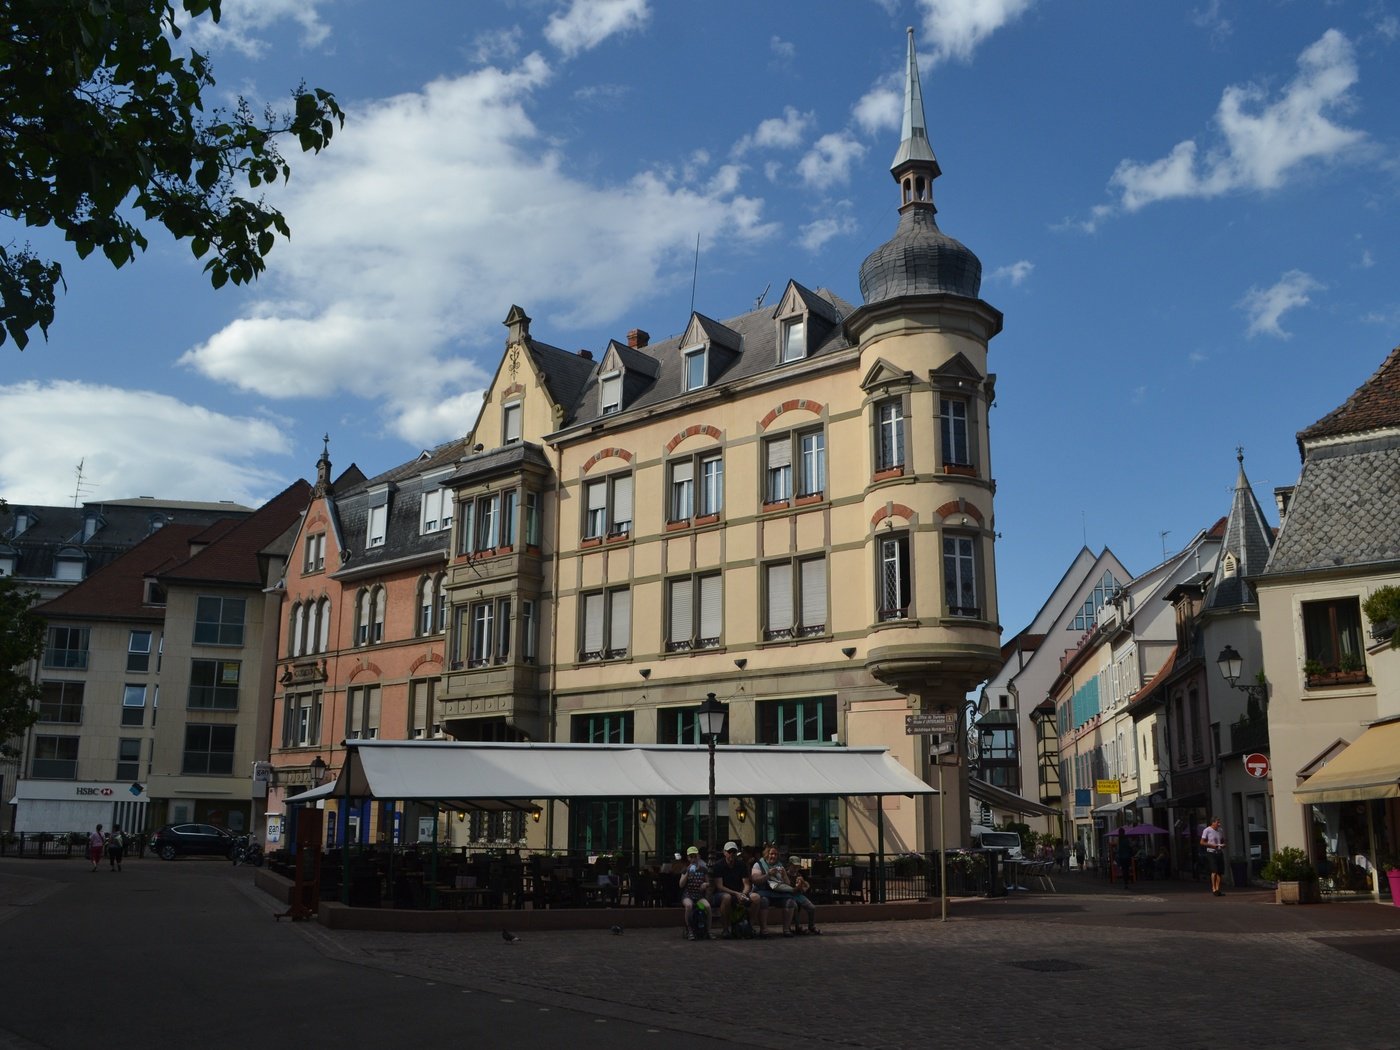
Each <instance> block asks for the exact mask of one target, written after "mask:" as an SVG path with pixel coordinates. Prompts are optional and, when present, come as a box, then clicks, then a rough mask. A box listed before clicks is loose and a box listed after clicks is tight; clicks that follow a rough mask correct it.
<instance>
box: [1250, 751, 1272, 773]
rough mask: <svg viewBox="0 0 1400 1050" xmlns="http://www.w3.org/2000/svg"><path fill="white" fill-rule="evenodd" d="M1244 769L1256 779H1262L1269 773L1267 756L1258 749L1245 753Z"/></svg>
mask: <svg viewBox="0 0 1400 1050" xmlns="http://www.w3.org/2000/svg"><path fill="white" fill-rule="evenodd" d="M1244 771H1245V772H1246V773H1248V774H1249V775H1250V776H1252V777H1254V778H1255V779H1256V780H1263V779H1264V778H1265V777H1267V776H1268V775H1269V756H1268V755H1264V754H1260V753H1259V752H1258V751H1255V752H1252V753H1251V754H1248V755H1245V756H1244Z"/></svg>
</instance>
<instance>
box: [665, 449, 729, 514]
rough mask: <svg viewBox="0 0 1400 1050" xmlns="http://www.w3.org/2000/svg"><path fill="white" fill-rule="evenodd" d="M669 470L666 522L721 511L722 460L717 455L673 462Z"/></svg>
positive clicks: (702, 454)
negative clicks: (669, 482)
mask: <svg viewBox="0 0 1400 1050" xmlns="http://www.w3.org/2000/svg"><path fill="white" fill-rule="evenodd" d="M670 471H671V485H670V506H669V508H668V511H667V515H668V520H670V521H689V520H690V519H691V518H694V517H708V516H710V515H714V514H718V513H719V512H720V511H721V510H722V509H723V508H724V459H723V457H722V456H721V455H720V453H719V452H717V451H714V450H711V451H708V452H701V453H696V454H695V455H693V456H687V457H686V458H685V459H678V460H673V461H672V462H671V464H670ZM697 478H698V479H699V480H698V483H697Z"/></svg>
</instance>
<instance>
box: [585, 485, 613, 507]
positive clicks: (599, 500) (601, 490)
mask: <svg viewBox="0 0 1400 1050" xmlns="http://www.w3.org/2000/svg"><path fill="white" fill-rule="evenodd" d="M607 505H608V483H607V482H606V481H590V482H589V483H588V509H589V510H590V511H594V510H604V509H606V507H607Z"/></svg>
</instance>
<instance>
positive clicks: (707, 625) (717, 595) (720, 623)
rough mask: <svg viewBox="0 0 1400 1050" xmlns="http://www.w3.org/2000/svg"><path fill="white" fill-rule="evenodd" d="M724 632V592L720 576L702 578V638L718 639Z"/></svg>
mask: <svg viewBox="0 0 1400 1050" xmlns="http://www.w3.org/2000/svg"><path fill="white" fill-rule="evenodd" d="M723 630H724V592H723V590H722V589H721V587H720V578H719V577H718V576H702V577H701V578H700V637H701V638H718V637H719V636H720V634H721V633H722V632H723Z"/></svg>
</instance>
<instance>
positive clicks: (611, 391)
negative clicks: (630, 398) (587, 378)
mask: <svg viewBox="0 0 1400 1050" xmlns="http://www.w3.org/2000/svg"><path fill="white" fill-rule="evenodd" d="M621 411H622V373H621V372H609V373H608V374H607V375H605V376H602V377H601V379H600V382H599V384H598V414H599V415H601V416H610V415H612V414H613V413H615V412H621Z"/></svg>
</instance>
